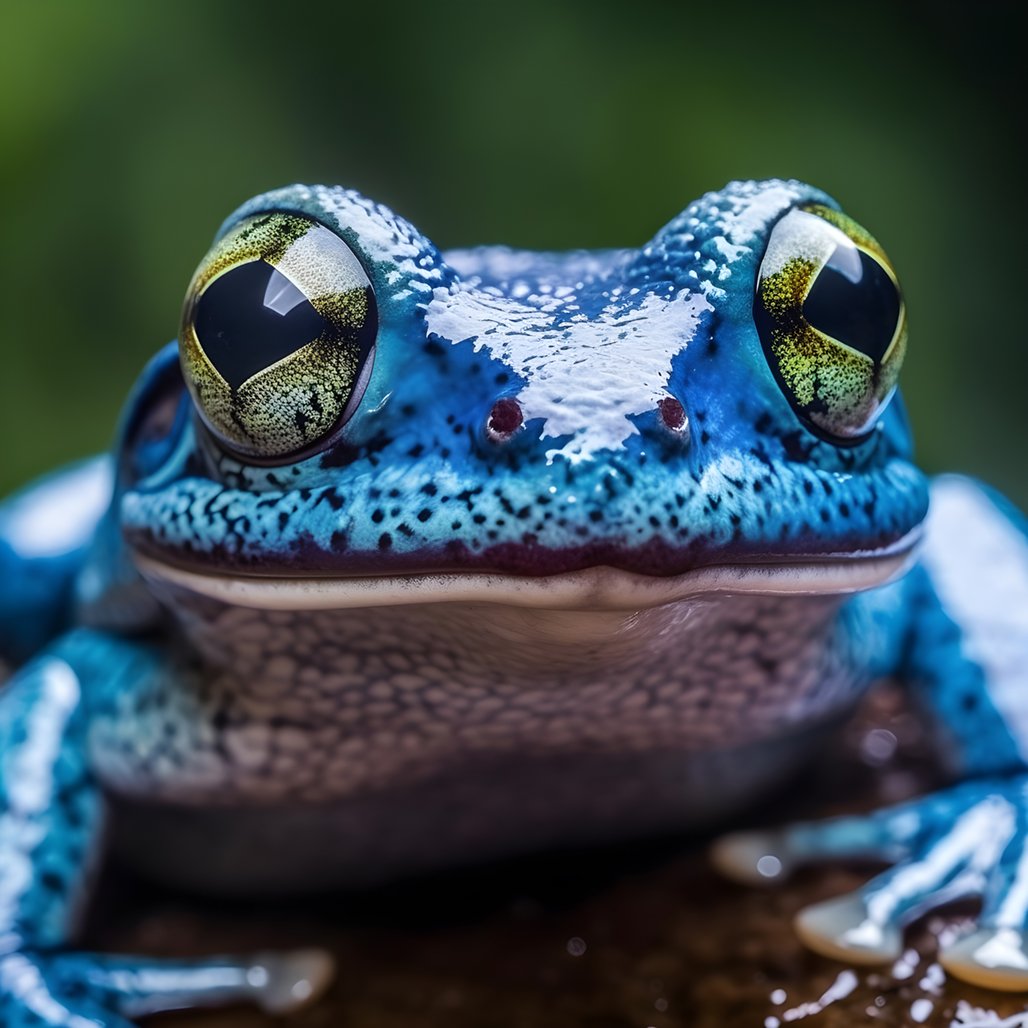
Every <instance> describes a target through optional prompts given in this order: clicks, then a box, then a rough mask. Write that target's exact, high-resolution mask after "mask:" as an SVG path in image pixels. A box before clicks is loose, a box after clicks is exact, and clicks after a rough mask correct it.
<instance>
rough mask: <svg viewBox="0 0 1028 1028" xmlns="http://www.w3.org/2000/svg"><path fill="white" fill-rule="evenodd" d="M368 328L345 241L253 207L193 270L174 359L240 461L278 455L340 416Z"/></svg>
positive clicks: (370, 308) (371, 306)
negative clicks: (256, 211)
mask: <svg viewBox="0 0 1028 1028" xmlns="http://www.w3.org/2000/svg"><path fill="white" fill-rule="evenodd" d="M377 330H378V312H377V308H376V305H375V296H374V292H373V291H372V288H371V282H370V280H369V279H368V276H367V273H366V272H365V271H364V268H363V267H362V265H361V263H360V261H358V260H357V258H356V256H355V255H354V253H353V251H352V250H351V249H350V248H349V247H348V246H347V245H346V243H344V242H343V241H342V239H340V238H339V236H337V235H336V234H335V233H334V232H331V231H330V230H329V229H327V228H325V226H324V225H321V224H319V223H318V222H315V221H311V220H310V219H308V218H304V217H301V216H299V215H295V214H282V213H272V214H264V215H260V216H258V217H254V218H248V219H246V220H245V221H241V222H240V223H239V224H238V225H236V226H235V227H234V228H233V229H232V230H231V231H230V232H228V233H227V234H226V235H225V236H223V237H222V238H221V239H219V240H218V242H217V243H215V245H214V247H213V249H212V250H211V251H210V253H208V254H207V256H206V257H205V258H204V260H203V262H202V263H201V264H200V267H199V268H198V269H197V272H196V274H195V275H194V276H193V281H192V283H191V284H190V286H189V292H188V293H187V294H186V302H185V307H184V309H183V314H182V331H181V334H180V336H179V356H180V359H181V363H182V371H183V375H184V377H185V380H186V384H187V385H188V386H189V390H190V392H191V393H192V396H193V400H194V402H195V403H196V407H197V409H198V411H199V412H200V416H201V417H202V418H203V420H204V422H205V423H206V425H207V427H208V428H209V429H210V430H211V431H212V432H213V433H214V434H215V435H216V436H217V437H218V438H219V439H220V440H221V441H222V442H223V443H224V444H225V445H226V446H227V447H229V448H230V449H232V450H234V451H236V452H238V453H239V454H241V455H242V456H244V457H248V458H255V459H258V460H279V459H284V458H286V457H287V456H289V455H292V454H297V453H299V452H300V451H303V450H306V449H308V448H309V447H311V446H314V445H315V444H317V443H318V442H321V441H322V440H324V439H326V438H328V437H329V436H331V434H332V433H333V432H334V431H335V430H336V429H337V428H338V427H339V426H340V425H341V424H342V423H343V422H344V421H345V420H346V418H347V416H348V414H349V412H350V411H352V410H353V409H354V408H355V406H356V404H357V403H358V402H359V401H360V393H361V392H362V391H363V385H364V383H365V382H366V381H367V372H368V371H369V370H370V365H371V359H370V355H371V350H372V347H373V345H374V342H375V335H376V332H377Z"/></svg>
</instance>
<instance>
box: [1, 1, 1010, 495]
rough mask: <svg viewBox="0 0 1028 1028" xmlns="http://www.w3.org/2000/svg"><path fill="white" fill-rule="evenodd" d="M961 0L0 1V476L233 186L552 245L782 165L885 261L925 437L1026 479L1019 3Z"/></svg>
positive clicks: (213, 220) (171, 280) (639, 224)
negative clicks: (953, 0) (893, 280)
mask: <svg viewBox="0 0 1028 1028" xmlns="http://www.w3.org/2000/svg"><path fill="white" fill-rule="evenodd" d="M962 7H963V5H961V7H958V6H957V5H940V4H927V3H925V4H899V3H881V4H878V3H869V2H861V3H851V4H837V3H830V2H828V0H825V2H823V3H822V4H820V5H810V4H789V5H783V4H767V5H755V4H739V3H735V4H732V3H724V4H718V5H715V4H710V3H705V4H702V5H701V4H690V3H680V4H675V5H672V4H666V5H662V4H640V3H635V4H623V3H617V4H614V3H610V4H607V3H591V4H580V5H554V4H546V3H521V4H519V5H517V6H513V5H511V6H504V7H499V6H496V7H490V6H487V5H475V4H446V5H437V4H431V5H430V4H427V3H423V4H418V5H413V4H412V5H382V4H370V3H369V4H367V5H365V6H363V7H356V6H354V7H349V6H347V5H345V4H341V3H339V2H338V0H335V2H333V3H320V2H318V3H307V4H286V3H274V4H272V3H263V2H252V0H251V2H241V0H240V2H221V3H211V4H200V3H176V4H170V3H166V4H165V3H153V4H150V3H147V4H140V3H133V2H128V0H126V2H116V0H108V2H105V3H98V2H94V3H91V4H84V3H82V4H72V3H68V4H56V3H49V2H43V3H30V2H27V0H26V2H25V3H22V4H20V5H8V6H7V7H6V9H5V16H4V29H3V33H2V39H0V154H2V158H3V159H2V165H0V175H2V176H3V178H2V185H3V192H2V201H0V209H2V210H3V212H4V218H3V221H4V225H5V230H4V234H3V242H4V246H3V249H2V254H0V289H2V299H3V328H2V346H3V350H2V354H3V365H2V367H3V370H2V374H0V425H2V432H3V438H4V440H5V456H4V459H3V462H2V464H0V491H5V490H7V489H9V488H11V487H13V486H14V485H16V484H18V483H19V482H21V481H23V480H25V479H26V478H28V477H30V476H31V475H33V474H36V473H38V472H40V471H42V470H44V469H46V468H48V467H52V466H55V465H57V464H59V463H60V462H62V461H65V460H67V459H69V458H72V457H75V456H78V455H81V454H85V453H88V452H90V451H93V450H96V449H99V448H101V447H104V446H105V445H107V443H108V441H109V439H110V437H111V433H112V429H113V422H114V418H115V416H116V413H117V411H118V408H119V406H120V404H121V402H122V399H123V397H124V395H125V393H126V390H127V389H128V387H129V385H130V383H131V381H132V379H133V378H134V376H135V374H136V372H137V371H138V369H139V367H140V366H141V365H142V364H143V362H144V361H145V360H146V358H147V357H148V356H149V355H150V354H151V353H152V352H153V351H154V350H155V349H156V348H157V347H158V346H159V345H160V344H161V343H162V342H164V341H166V340H167V339H169V338H171V337H172V336H173V335H174V333H175V331H176V323H177V320H178V312H179V304H180V302H181V296H182V293H183V291H184V288H185V285H186V283H187V281H188V279H189V277H190V274H191V273H192V270H193V267H194V265H195V264H196V262H197V261H198V259H199V258H200V256H201V255H202V253H203V252H204V251H205V249H206V247H207V245H208V242H209V240H210V237H211V235H212V233H213V232H214V230H215V228H216V227H217V225H218V224H219V222H220V221H221V219H222V218H223V217H224V216H225V215H226V214H227V213H228V212H229V211H231V210H232V208H233V207H235V206H236V205H237V204H238V203H239V202H241V201H242V200H244V199H245V198H246V197H248V196H249V195H251V194H253V193H255V192H258V191H260V190H263V189H265V188H268V187H271V186H276V185H280V184H283V183H286V182H290V181H295V180H301V181H303V180H306V181H331V182H341V183H344V184H347V185H352V186H355V187H356V188H358V189H360V190H362V191H363V192H365V193H367V194H369V195H371V196H373V197H375V198H376V199H379V200H382V201H384V202H386V203H388V204H389V205H391V206H393V207H394V208H396V209H397V210H399V211H400V212H401V213H403V214H404V215H405V216H407V217H408V218H410V219H411V220H413V221H414V222H415V223H416V224H417V225H418V226H419V227H421V228H422V229H423V230H424V231H425V232H426V233H427V234H428V235H429V236H430V237H431V238H433V239H434V240H435V241H436V242H437V243H438V244H439V245H441V246H444V247H446V246H454V245H464V244H471V243H475V242H509V243H512V244H515V245H521V246H527V247H540V248H562V247H576V246H612V245H625V244H635V243H639V242H641V241H643V240H644V239H645V238H647V237H648V236H649V235H650V234H651V233H652V232H653V231H654V230H655V229H656V228H657V227H658V226H659V225H661V224H662V223H663V222H664V221H666V220H667V219H668V218H670V217H671V216H672V215H674V214H675V213H676V212H677V211H678V210H679V209H680V208H681V207H682V206H684V205H685V203H686V202H688V201H689V200H690V199H692V198H693V197H694V196H696V195H698V194H699V193H701V192H703V191H704V190H706V189H710V188H715V187H718V186H720V185H722V184H723V183H724V182H725V181H727V180H728V179H731V178H750V177H762V176H768V175H787V176H795V177H798V178H803V179H806V180H808V181H811V182H814V183H816V184H817V185H820V186H821V187H823V188H824V189H826V190H827V191H828V192H830V193H832V194H833V195H835V196H836V197H837V198H838V199H840V200H841V201H842V203H843V204H844V206H845V207H846V209H847V211H848V212H849V213H850V214H851V215H853V216H854V217H855V218H856V219H857V220H858V221H861V222H863V223H864V224H865V225H866V226H867V227H868V228H869V229H870V230H871V231H872V232H873V233H874V234H875V235H876V236H878V238H879V239H880V240H881V242H882V243H883V245H884V246H885V248H886V250H887V251H888V253H889V254H890V256H891V257H892V259H893V261H894V263H895V265H896V266H897V268H898V269H899V272H900V276H901V279H902V281H903V284H904V286H905V290H906V293H907V299H908V303H909V306H910V311H911V333H912V335H911V352H910V358H909V361H908V366H907V369H906V372H905V374H904V378H903V381H904V385H905V392H906V396H907V402H908V406H909V409H910V413H911V417H912V419H913V421H914V424H915V429H916V432H917V436H918V440H919V450H920V457H921V460H922V462H923V464H924V465H925V466H926V467H927V468H929V469H930V470H933V471H934V470H941V469H944V468H955V469H961V470H967V471H972V472H975V473H977V474H979V475H981V476H983V477H985V478H988V479H990V480H991V481H993V482H995V483H996V484H997V485H999V486H1001V487H1002V488H1003V489H1005V490H1006V491H1007V492H1008V493H1010V494H1011V495H1012V496H1013V497H1014V498H1015V499H1016V500H1018V501H1019V502H1020V503H1021V504H1022V506H1025V505H1028V471H1026V467H1025V460H1024V457H1023V454H1022V446H1023V441H1024V439H1025V428H1026V426H1028V403H1026V400H1025V398H1024V396H1023V392H1024V388H1025V382H1026V373H1028V357H1026V352H1025V347H1024V345H1023V343H1022V338H1021V337H1022V332H1021V325H1020V320H1021V305H1022V303H1023V302H1024V298H1023V291H1024V289H1023V285H1022V278H1023V275H1022V265H1023V256H1022V255H1023V252H1024V231H1025V217H1024V207H1025V204H1024V196H1023V184H1022V176H1021V175H1020V172H1019V167H1018V165H1017V161H1016V158H1015V148H1016V145H1017V144H1016V139H1015V131H1016V132H1019V131H1020V129H1015V126H1018V125H1020V120H1021V114H1020V111H1021V108H1022V101H1023V97H1022V96H1020V95H1019V94H1017V93H1016V92H1015V91H1016V90H1017V89H1018V88H1019V87H1018V86H1017V85H1016V81H1017V76H1016V72H1015V60H1016V61H1019V60H1020V55H1019V52H1018V40H1019V39H1020V36H1019V34H1018V31H1017V30H1016V28H1015V24H1014V18H1015V15H1016V13H1017V9H1016V7H1015V6H1014V5H1013V4H1009V5H1008V4H1004V5H995V4H988V3H982V4H978V5H976V6H974V7H973V8H972V6H971V5H967V6H966V7H963V9H961V8H962ZM958 11H959V12H960V13H959V14H958V13H957V12H958Z"/></svg>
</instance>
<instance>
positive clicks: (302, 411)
mask: <svg viewBox="0 0 1028 1028" xmlns="http://www.w3.org/2000/svg"><path fill="white" fill-rule="evenodd" d="M905 344H906V313H905V309H904V306H903V302H902V299H901V296H900V293H899V287H898V285H897V280H896V276H895V273H894V271H893V269H892V267H891V265H890V263H889V261H888V259H887V258H886V257H885V255H884V253H883V252H882V250H881V247H880V246H879V245H878V244H877V242H875V240H874V239H873V238H872V237H871V236H870V235H868V233H867V232H865V231H864V230H863V229H862V228H860V226H859V225H857V224H856V223H855V222H853V221H852V220H851V219H849V218H848V217H846V216H845V215H844V214H843V213H842V212H841V211H840V210H839V208H838V206H837V205H836V204H835V202H834V201H833V200H831V199H830V198H829V197H827V196H825V195H824V194H823V193H820V192H818V191H816V190H814V189H811V188H810V187H808V186H805V185H803V184H800V183H797V182H791V181H765V182H737V183H733V184H730V185H729V186H727V187H726V188H725V189H723V190H721V191H719V192H713V193H708V194H707V195H705V196H704V197H702V198H701V199H700V200H698V201H696V202H695V203H693V204H691V205H690V206H689V207H688V208H686V210H684V211H683V212H682V213H681V214H680V215H678V216H677V217H676V218H674V219H673V220H672V221H671V222H670V223H669V224H668V225H666V226H665V227H664V228H662V229H661V230H660V231H659V232H658V233H657V234H656V235H655V236H654V237H653V238H652V239H651V240H650V241H649V242H648V243H646V244H644V245H643V246H641V247H640V248H638V249H625V250H612V251H602V252H571V253H561V254H550V253H529V252H521V251H514V250H510V249H507V248H504V247H482V248H478V249H471V250H462V251H454V252H447V253H441V252H440V251H439V250H438V249H436V247H435V246H434V245H433V244H432V243H431V242H429V241H428V240H427V239H426V238H425V237H424V236H423V235H422V234H421V233H420V232H419V231H418V230H417V229H416V228H414V227H413V226H412V225H411V224H410V223H409V222H407V221H405V220H403V219H402V218H400V217H398V216H397V215H395V214H393V213H392V212H391V211H389V210H388V209H386V208H385V207H383V206H381V205H379V204H377V203H374V202H371V201H369V200H367V199H365V198H364V197H362V196H360V195H359V194H357V193H355V192H353V191H350V190H346V189H341V188H327V187H319V186H316V187H305V186H292V187H289V188H285V189H281V190H277V191H274V192H270V193H266V194H264V195H262V196H258V197H256V198H255V199H253V200H251V201H249V202H248V203H246V204H244V205H243V206H242V207H241V208H240V209H239V210H238V211H236V212H235V213H234V214H233V215H232V216H231V217H230V218H229V219H228V220H227V221H226V222H225V223H224V225H223V226H222V228H221V230H220V232H219V233H218V236H217V237H216V240H215V242H214V244H213V247H212V249H211V250H210V252H209V253H208V255H207V256H206V257H205V258H204V260H203V261H202V262H201V264H200V266H199V268H198V270H197V272H196V275H195V276H194V278H193V281H192V283H191V284H190V286H189V289H188V292H187V296H186V302H185V306H184V313H183V320H182V327H181V332H180V336H179V340H178V342H177V343H176V344H172V345H171V346H169V347H167V348H166V349H165V350H163V351H162V352H161V353H160V354H158V356H157V357H156V358H155V359H154V361H153V362H152V363H151V365H150V366H149V367H148V368H147V370H146V371H145V373H144V375H143V376H142V379H141V381H140V383H139V384H138V386H137V388H136V392H135V395H134V397H133V398H132V400H131V402H130V405H129V410H128V413H127V415H126V417H125V419H124V422H123V431H122V442H121V445H120V453H119V478H120V489H119V504H120V507H119V510H120V519H121V527H122V531H123V534H124V537H125V539H126V540H127V542H128V544H129V546H130V548H131V550H132V551H133V552H134V554H135V556H136V560H137V563H138V564H139V566H140V567H141V569H142V570H143V572H144V574H145V575H147V576H148V577H159V578H171V579H174V580H176V581H177V582H179V584H185V585H188V587H189V588H191V589H193V590H197V591H200V592H204V593H207V594H208V595H211V596H216V597H219V598H222V599H227V600H230V601H233V602H240V603H244V604H250V605H257V606H269V607H276V606H286V607H297V606H300V607H302V606H311V607H345V606H352V605H357V604H362V605H363V604H368V603H397V602H407V601H411V600H416V599H455V598H464V599H467V598H471V599H484V600H491V601H500V602H507V601H509V602H514V603H526V604H533V605H538V606H547V605H555V606H600V607H602V606H608V607H623V608H627V607H632V606H637V605H648V604H655V603H661V602H667V601H669V600H672V599H674V598H676V597H681V596H685V595H688V594H690V593H696V592H707V591H711V590H713V591H739V590H741V591H758V592H765V593H766V592H772V593H773V592H778V591H781V592H822V591H823V592H830V593H845V592H849V591H853V590H856V589H861V588H866V587H868V586H872V585H875V584H878V583H880V582H882V581H884V580H886V579H887V578H888V577H889V576H891V575H894V574H895V573H897V571H898V570H899V569H900V568H901V567H902V565H903V562H904V560H905V559H906V556H907V554H908V553H909V551H910V550H911V547H912V545H913V543H914V541H915V540H916V537H917V534H918V526H919V525H920V523H921V521H922V519H923V517H924V515H925V511H926V506H927V487H926V482H925V479H924V477H923V476H922V474H921V473H920V472H919V471H918V470H917V469H916V468H915V466H914V465H913V464H912V462H911V442H910V436H909V430H908V427H907V423H906V419H905V417H904V413H903V409H902V404H901V402H900V400H899V397H898V396H897V395H896V377H897V374H898V371H899V366H900V363H901V361H902V357H903V351H904V348H905Z"/></svg>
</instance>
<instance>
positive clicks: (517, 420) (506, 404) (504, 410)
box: [485, 396, 525, 443]
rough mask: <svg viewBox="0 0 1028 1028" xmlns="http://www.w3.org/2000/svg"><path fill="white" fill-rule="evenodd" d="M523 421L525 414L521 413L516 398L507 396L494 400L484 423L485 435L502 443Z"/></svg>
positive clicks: (495, 441)
mask: <svg viewBox="0 0 1028 1028" xmlns="http://www.w3.org/2000/svg"><path fill="white" fill-rule="evenodd" d="M524 423H525V416H524V414H522V413H521V405H520V404H519V403H518V401H517V400H512V399H511V398H510V397H509V396H505V397H503V398H502V399H499V400H497V401H496V403H494V404H493V408H492V410H491V411H489V417H488V419H487V420H486V423H485V431H486V435H488V436H489V438H490V439H491V440H492V441H493V442H494V443H504V442H506V441H507V440H508V439H510V437H511V436H512V435H514V433H515V432H517V430H518V429H519V428H521V426H522V425H523V424H524Z"/></svg>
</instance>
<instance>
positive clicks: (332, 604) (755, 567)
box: [134, 529, 920, 610]
mask: <svg viewBox="0 0 1028 1028" xmlns="http://www.w3.org/2000/svg"><path fill="white" fill-rule="evenodd" d="M919 538H920V530H919V529H915V530H914V531H913V532H910V533H909V534H908V535H906V536H904V537H903V538H902V539H900V540H899V541H898V542H897V543H895V544H894V545H893V546H891V547H890V548H889V549H888V550H884V551H869V552H867V553H857V554H840V555H838V556H834V555H832V554H827V555H824V556H820V557H818V558H812V559H810V560H806V561H805V560H802V559H799V560H789V561H787V562H784V561H783V562H780V563H777V564H772V563H767V564H726V565H720V566H718V565H715V566H711V567H701V568H695V569H693V570H690V571H686V572H685V573H683V574H681V575H674V576H670V577H667V578H658V577H656V576H653V575H638V574H633V573H632V572H630V571H623V570H620V569H618V568H612V567H594V568H585V569H583V570H581V571H569V572H565V573H563V574H558V575H544V576H539V577H529V576H519V575H505V574H493V573H490V572H464V571H462V572H438V573H426V574H415V575H382V576H377V575H368V576H360V577H353V578H318V577H312V578H274V577H259V576H252V577H246V576H234V577H233V576H231V575H218V574H206V573H203V572H198V571H189V570H185V569H183V568H180V567H174V566H172V565H170V564H165V563H163V562H161V561H158V560H154V559H153V558H152V557H148V556H145V555H143V554H141V553H136V554H134V559H135V562H136V565H137V566H138V568H139V570H140V572H141V574H142V575H143V576H144V577H145V578H146V579H148V580H149V581H151V582H154V583H157V584H160V583H167V584H169V585H173V586H179V587H181V588H183V589H186V590H188V591H190V592H193V593H197V594H199V595H201V596H206V597H208V598H210V599H212V600H218V601H220V602H222V603H226V604H229V605H232V606H237V607H251V608H256V609H260V610H341V609H346V608H351V607H389V606H395V605H399V604H423V603H499V604H506V605H509V606H515V607H537V608H545V609H551V610H552V609H568V610H639V609H642V608H645V607H657V606H661V605H663V604H666V603H675V602H677V601H679V600H684V599H689V598H692V597H696V596H700V595H706V594H715V593H720V594H724V593H747V594H751V595H761V596H779V595H780V596H797V595H800V596H802V595H808V596H818V595H846V594H849V593H857V592H863V591H864V590H866V589H873V588H875V587H876V586H880V585H884V584H885V583H886V582H889V581H891V580H892V579H894V578H896V577H898V576H899V575H900V574H902V573H903V572H904V571H905V570H906V569H907V567H908V566H909V564H910V561H911V560H912V556H913V552H914V547H915V545H916V543H917V541H918V539H919Z"/></svg>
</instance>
